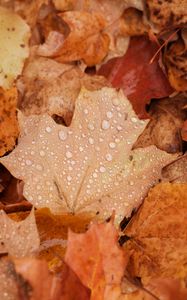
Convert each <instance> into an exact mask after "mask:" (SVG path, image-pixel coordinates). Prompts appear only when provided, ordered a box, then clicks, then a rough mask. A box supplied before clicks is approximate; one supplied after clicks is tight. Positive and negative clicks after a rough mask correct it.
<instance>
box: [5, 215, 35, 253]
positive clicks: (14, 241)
mask: <svg viewBox="0 0 187 300" xmlns="http://www.w3.org/2000/svg"><path fill="white" fill-rule="evenodd" d="M0 225H1V234H0V253H7V252H8V253H9V254H10V255H12V256H15V257H23V256H27V255H31V254H32V253H33V252H34V251H36V250H37V249H38V248H39V245H40V239H39V234H38V230H37V227H36V222H35V217H34V211H33V210H32V212H31V213H30V215H29V216H28V217H27V218H26V219H25V220H23V221H21V222H15V221H13V220H11V219H10V218H9V217H8V216H7V215H6V213H5V212H4V211H2V210H1V211H0Z"/></svg>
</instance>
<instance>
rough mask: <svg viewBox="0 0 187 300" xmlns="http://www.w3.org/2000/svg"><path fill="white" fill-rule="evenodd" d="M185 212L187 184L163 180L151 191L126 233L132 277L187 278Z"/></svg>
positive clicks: (145, 281)
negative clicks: (164, 181) (163, 181)
mask: <svg viewBox="0 0 187 300" xmlns="http://www.w3.org/2000/svg"><path fill="white" fill-rule="evenodd" d="M186 213H187V185H186V184H170V183H162V184H159V185H157V186H156V187H154V188H153V189H152V190H151V191H150V192H149V194H148V197H147V198H146V199H145V201H144V203H143V205H142V207H141V208H140V209H139V211H138V213H137V214H136V215H135V216H134V217H133V219H132V220H131V222H130V223H129V225H128V226H127V228H126V229H125V232H124V233H125V235H127V236H128V237H129V238H130V239H129V240H128V241H127V242H126V243H125V244H124V249H125V250H126V251H130V253H131V257H130V260H129V265H128V269H129V271H130V273H131V274H132V275H133V276H137V277H141V280H142V281H143V282H144V283H145V284H146V283H147V282H148V281H149V280H150V279H151V278H155V277H162V278H167V277H168V278H180V279H184V278H186V275H187V268H186V261H187V236H186V233H187V222H186Z"/></svg>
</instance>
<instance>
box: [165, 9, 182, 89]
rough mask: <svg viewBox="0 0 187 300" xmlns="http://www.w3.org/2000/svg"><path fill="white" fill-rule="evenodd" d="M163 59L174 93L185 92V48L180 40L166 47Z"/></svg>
mask: <svg viewBox="0 0 187 300" xmlns="http://www.w3.org/2000/svg"><path fill="white" fill-rule="evenodd" d="M186 6H187V4H186ZM186 9H187V7H186ZM164 59H165V63H166V66H167V69H168V77H169V81H170V84H171V85H172V87H173V88H174V89H175V90H176V91H184V92H185V91H187V47H186V45H185V44H184V42H183V40H182V39H178V40H177V41H175V42H173V43H172V45H170V47H168V49H167V50H166V51H165V55H164Z"/></svg>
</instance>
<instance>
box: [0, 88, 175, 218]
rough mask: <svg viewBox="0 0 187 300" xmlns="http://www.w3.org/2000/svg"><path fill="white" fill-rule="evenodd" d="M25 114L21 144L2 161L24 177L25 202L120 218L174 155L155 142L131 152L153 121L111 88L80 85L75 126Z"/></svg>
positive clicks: (55, 210) (126, 214) (128, 212)
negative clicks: (139, 115) (142, 117)
mask: <svg viewBox="0 0 187 300" xmlns="http://www.w3.org/2000/svg"><path fill="white" fill-rule="evenodd" d="M21 119H22V121H21V122H20V126H21V136H20V139H19V143H18V146H17V147H16V149H15V150H14V151H13V152H11V154H9V155H8V156H6V157H3V158H1V160H0V161H1V163H2V164H3V165H5V166H6V167H7V168H8V170H10V172H11V173H12V174H13V175H14V176H15V177H16V178H19V179H21V180H23V181H24V183H25V185H24V193H23V194H24V196H25V197H26V199H27V200H29V201H30V202H31V203H33V204H34V205H35V206H36V207H46V206H47V207H49V208H50V209H51V210H52V212H55V213H60V212H62V211H63V212H64V211H69V212H83V211H86V212H92V213H94V214H99V215H100V216H101V217H105V218H107V217H109V216H110V215H111V212H112V210H115V211H116V220H118V221H120V220H121V219H122V218H123V217H124V215H125V216H129V215H130V214H131V211H132V209H133V208H134V207H137V206H139V204H140V203H141V201H142V199H143V197H144V196H145V195H146V193H147V191H148V189H149V187H150V186H152V185H153V184H154V183H155V182H156V181H157V180H158V178H159V176H160V170H161V168H162V167H163V166H164V165H165V164H167V163H169V162H170V161H172V160H173V159H174V157H173V155H169V154H167V153H165V152H163V151H161V150H159V149H157V148H156V147H155V146H150V147H147V148H144V149H136V150H133V151H132V150H131V149H132V146H133V144H134V142H135V141H136V139H137V137H138V136H139V134H140V133H141V132H142V130H143V129H144V128H145V126H146V123H147V122H146V121H140V120H139V119H138V118H137V116H136V114H135V113H134V111H133V110H132V107H131V104H130V103H129V101H128V100H127V99H126V98H125V97H124V96H123V92H122V91H119V92H117V91H116V90H115V89H112V88H102V89H101V90H98V91H94V92H90V91H87V90H85V89H84V90H82V91H81V93H80V95H79V97H78V99H77V101H76V107H75V112H74V116H73V119H72V123H71V125H70V126H69V127H65V126H62V125H58V124H56V123H55V122H54V121H53V119H52V118H51V117H49V116H47V115H42V116H30V117H28V118H24V117H22V118H21ZM75 170H76V171H75Z"/></svg>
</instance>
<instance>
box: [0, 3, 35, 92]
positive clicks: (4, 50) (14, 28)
mask: <svg viewBox="0 0 187 300" xmlns="http://www.w3.org/2000/svg"><path fill="white" fill-rule="evenodd" d="M29 37H30V29H29V26H28V25H27V24H26V23H25V21H24V20H22V19H21V17H20V16H19V15H17V14H15V13H13V12H12V11H9V10H7V9H6V8H3V7H0V45H1V46H0V70H1V72H0V86H1V87H3V88H6V89H7V88H10V87H11V86H12V83H13V82H14V80H15V79H16V77H17V76H18V75H20V74H21V71H22V68H23V64H24V61H25V59H26V58H27V57H28V56H29V49H28V41H29Z"/></svg>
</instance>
